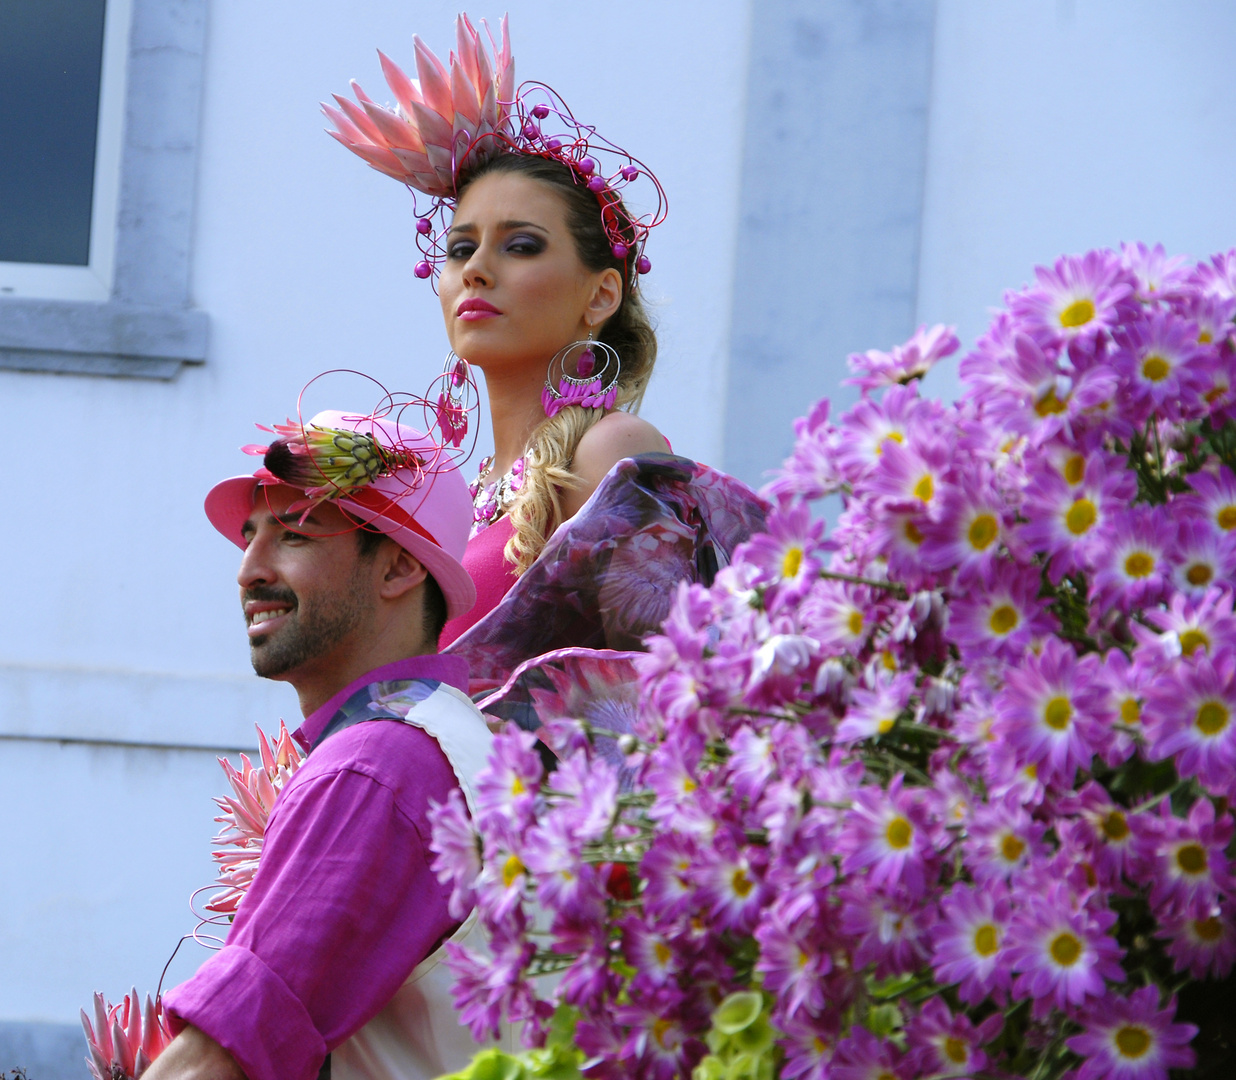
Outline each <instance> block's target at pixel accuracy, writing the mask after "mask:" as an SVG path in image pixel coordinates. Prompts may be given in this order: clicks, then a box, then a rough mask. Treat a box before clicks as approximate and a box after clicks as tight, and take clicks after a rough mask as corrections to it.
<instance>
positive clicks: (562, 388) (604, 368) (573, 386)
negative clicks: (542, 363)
mask: <svg viewBox="0 0 1236 1080" xmlns="http://www.w3.org/2000/svg"><path fill="white" fill-rule="evenodd" d="M580 346H583V348H582V349H581V350H580V353H579V355H578V357H576V360H575V374H574V375H571V374H569V373H568V372H567V366H566V365H567V360H568V359H569V358H570V355H571V352H572V351H573V350H575V349H579V348H580ZM598 352H599V353H600V354H601V355H600V357H598V356H597V353H598ZM598 361H602V363H601V367H600V370H598V369H597V364H598ZM621 373H622V360H621V359H620V357H619V356H618V350H617V349H615V348H614V347H613V346H612V345H607V344H606V343H605V342H604V341H595V340H593V335H592V330H591V328H589V330H588V338H587V340H586V341H573V342H571V344H570V345H567V346H565V347H564V348H562V349H559V350H558V352H556V353H555V354H554V358H553V359H552V360H550V362H549V370H548V371H547V372H546V374H545V386H544V388H543V389H542V390H541V405H542V407H543V408H544V409H545V415H546V416H557V415H558V413H559V412H561V411H562V410H563V409H565V408H566V407H567V406H568V405H578V406H580V407H581V408H584V409H612V408H613V407H614V404H615V402H616V401H617V400H618V376H619V375H620V374H621ZM555 375H556V376H557V377H556V378H555Z"/></svg>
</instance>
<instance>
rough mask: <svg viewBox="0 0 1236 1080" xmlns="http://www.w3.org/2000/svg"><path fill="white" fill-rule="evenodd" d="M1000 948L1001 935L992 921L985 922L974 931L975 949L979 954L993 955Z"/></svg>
mask: <svg viewBox="0 0 1236 1080" xmlns="http://www.w3.org/2000/svg"><path fill="white" fill-rule="evenodd" d="M998 948H1000V935H999V934H998V933H997V932H996V928H995V927H994V926H992V924H991V923H984V924H983V925H982V926H980V927H979V928H978V929H977V930H975V931H974V951H975V952H976V953H978V954H979V956H991V955H992V954H993V953H994V952H995V951H996V950H997V949H998Z"/></svg>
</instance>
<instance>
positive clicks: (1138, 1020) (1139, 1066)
mask: <svg viewBox="0 0 1236 1080" xmlns="http://www.w3.org/2000/svg"><path fill="white" fill-rule="evenodd" d="M1175 1015H1176V1004H1175V1002H1174V1001H1172V1002H1170V1003H1169V1004H1168V1006H1167V1008H1165V1009H1160V1008H1159V990H1158V987H1155V986H1143V987H1142V988H1141V989H1140V990H1135V991H1133V993H1132V994H1130V995H1129V996H1128V997H1127V998H1122V997H1120V996H1118V995H1116V994H1110V995H1108V996H1107V997H1106V998H1104V999H1103V1000H1102V1001H1099V1002H1096V1003H1094V1005H1093V1007H1092V1008H1090V1009H1089V1010H1088V1011H1087V1013H1086V1015H1085V1017H1084V1018H1083V1020H1082V1024H1083V1027H1084V1028H1085V1030H1084V1031H1083V1032H1082V1033H1081V1034H1080V1035H1074V1036H1073V1037H1072V1038H1070V1039H1067V1040H1066V1045H1067V1046H1068V1048H1069V1049H1070V1050H1072V1051H1073V1052H1074V1053H1076V1054H1078V1055H1079V1056H1080V1057H1082V1058H1084V1059H1085V1060H1084V1063H1083V1064H1082V1067H1081V1068H1080V1069H1079V1070H1078V1072H1077V1080H1167V1074H1168V1070H1169V1069H1188V1068H1192V1066H1193V1064H1194V1062H1195V1060H1196V1058H1195V1056H1194V1053H1193V1051H1192V1050H1191V1049H1189V1045H1188V1044H1189V1041H1190V1040H1191V1039H1192V1038H1193V1036H1194V1035H1196V1034H1197V1028H1196V1027H1194V1026H1193V1025H1192V1024H1173V1023H1172V1019H1173V1017H1175Z"/></svg>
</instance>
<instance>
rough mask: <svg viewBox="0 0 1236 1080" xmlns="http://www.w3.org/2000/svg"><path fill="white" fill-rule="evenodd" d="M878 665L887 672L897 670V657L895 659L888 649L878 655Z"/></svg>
mask: <svg viewBox="0 0 1236 1080" xmlns="http://www.w3.org/2000/svg"><path fill="white" fill-rule="evenodd" d="M880 663H881V664H883V665H884V667H885V669H886V670H887V671H896V670H897V657H895V656H894V655H893V654H892V653H891V652H889V650H888V649H885V650H884V651H883V652H882V653H880Z"/></svg>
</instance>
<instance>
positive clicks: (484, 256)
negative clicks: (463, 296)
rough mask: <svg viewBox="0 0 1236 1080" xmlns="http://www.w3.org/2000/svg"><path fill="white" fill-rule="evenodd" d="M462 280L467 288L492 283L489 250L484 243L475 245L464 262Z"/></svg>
mask: <svg viewBox="0 0 1236 1080" xmlns="http://www.w3.org/2000/svg"><path fill="white" fill-rule="evenodd" d="M463 282H464V284H465V285H466V286H467V287H468V288H470V289H471V288H476V287H478V286H480V287H484V286H487V285H492V284H493V283H494V281H493V272H492V269H491V267H490V259H489V252H488V249H487V248H486V246H485V245H483V244H482V245H481V246H479V247H477V249H476V250H475V251H474V252H472V254H471V255H470V256H468V261H467V262H466V263H464V268H463Z"/></svg>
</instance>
